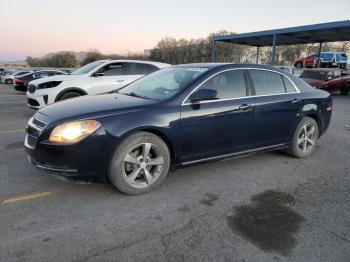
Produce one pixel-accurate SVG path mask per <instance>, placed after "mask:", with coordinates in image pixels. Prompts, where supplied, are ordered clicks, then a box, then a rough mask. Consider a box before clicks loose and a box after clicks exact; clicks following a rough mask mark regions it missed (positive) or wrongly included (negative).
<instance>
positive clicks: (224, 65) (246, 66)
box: [175, 63, 286, 73]
mask: <svg viewBox="0 0 350 262" xmlns="http://www.w3.org/2000/svg"><path fill="white" fill-rule="evenodd" d="M175 67H198V68H200V67H205V68H208V69H220V68H222V69H229V68H244V69H254V68H258V69H266V70H272V71H276V72H281V73H286V71H285V70H282V69H280V68H277V67H274V66H270V65H262V64H248V63H247V64H243V63H193V64H180V65H176V66H175Z"/></svg>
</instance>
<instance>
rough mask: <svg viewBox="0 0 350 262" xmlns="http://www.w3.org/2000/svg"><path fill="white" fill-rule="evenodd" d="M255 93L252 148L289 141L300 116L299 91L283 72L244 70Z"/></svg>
mask: <svg viewBox="0 0 350 262" xmlns="http://www.w3.org/2000/svg"><path fill="white" fill-rule="evenodd" d="M248 72H249V74H250V77H251V81H252V84H253V87H254V92H255V96H256V97H255V101H254V103H255V128H254V139H253V140H252V141H253V144H254V147H255V148H260V147H266V146H273V145H278V144H282V143H286V142H289V141H290V139H291V136H292V134H293V132H294V130H295V128H296V125H297V122H298V119H299V117H300V113H301V108H302V100H301V96H300V92H299V90H298V89H297V88H296V87H295V86H294V84H293V83H292V82H291V80H290V79H289V78H288V77H287V76H286V75H283V74H280V73H277V72H274V71H268V70H262V69H249V70H248Z"/></svg>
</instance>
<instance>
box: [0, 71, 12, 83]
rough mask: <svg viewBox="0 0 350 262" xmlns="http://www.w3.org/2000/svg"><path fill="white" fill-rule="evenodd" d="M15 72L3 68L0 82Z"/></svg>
mask: <svg viewBox="0 0 350 262" xmlns="http://www.w3.org/2000/svg"><path fill="white" fill-rule="evenodd" d="M15 71H16V70H13V69H8V68H4V70H2V71H1V72H0V81H1V80H2V79H4V78H5V77H7V76H8V75H11V74H13V73H14V72H15Z"/></svg>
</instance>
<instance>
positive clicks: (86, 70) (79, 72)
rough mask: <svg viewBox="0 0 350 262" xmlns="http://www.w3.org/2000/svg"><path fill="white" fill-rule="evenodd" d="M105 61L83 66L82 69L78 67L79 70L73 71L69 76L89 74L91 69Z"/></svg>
mask: <svg viewBox="0 0 350 262" xmlns="http://www.w3.org/2000/svg"><path fill="white" fill-rule="evenodd" d="M104 62H106V61H95V62H92V63H90V64H87V65H84V66H83V67H80V68H79V69H77V70H75V71H73V72H72V73H71V75H82V74H87V73H89V72H90V71H91V70H92V69H94V68H96V67H97V66H99V65H102V64H103V63H104Z"/></svg>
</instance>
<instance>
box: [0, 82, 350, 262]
mask: <svg viewBox="0 0 350 262" xmlns="http://www.w3.org/2000/svg"><path fill="white" fill-rule="evenodd" d="M25 103H26V101H25V95H23V94H20V93H17V92H16V91H14V90H13V88H12V87H10V86H5V85H0V181H1V182H0V261H6V262H10V261H201V262H203V261H242V262H243V261H244V262H248V261H307V262H311V261H317V262H320V261H339V262H343V261H349V257H350V204H349V203H350V161H349V156H350V127H349V126H350V114H349V111H350V96H340V95H334V112H333V118H332V122H331V126H330V128H329V130H328V132H327V133H326V134H325V135H324V136H323V137H322V138H321V139H320V141H319V142H318V145H317V147H318V148H317V150H316V151H315V153H314V154H313V155H312V156H311V157H309V158H307V159H296V158H292V157H289V156H287V155H285V154H284V153H283V152H273V153H266V154H258V155H254V156H250V157H246V158H240V159H235V160H227V161H221V162H216V163H210V164H203V165H199V166H195V167H190V168H186V169H182V170H178V171H176V172H173V173H171V174H170V175H169V176H168V178H167V179H166V180H165V182H164V184H163V185H162V186H161V187H160V188H158V189H157V190H156V191H154V192H152V193H149V194H146V195H141V196H126V195H123V194H121V193H120V192H118V191H117V190H116V189H114V188H113V187H112V186H111V185H110V184H79V183H73V182H65V181H61V180H58V179H56V178H54V177H52V176H50V175H47V174H45V173H41V172H39V171H37V170H36V169H35V168H33V167H32V166H31V165H30V164H29V163H28V162H27V158H26V155H25V152H24V150H23V139H24V135H25V134H24V131H23V130H24V126H25V124H26V122H27V120H28V119H29V118H30V117H31V115H32V114H33V113H34V111H33V110H31V109H29V108H27V107H26V106H25Z"/></svg>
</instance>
